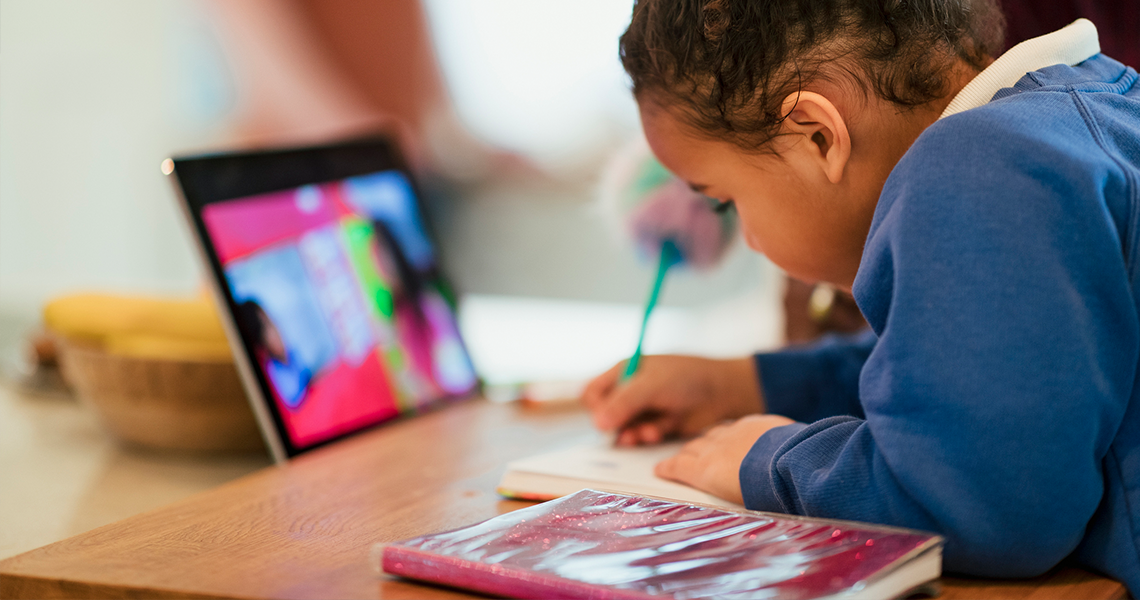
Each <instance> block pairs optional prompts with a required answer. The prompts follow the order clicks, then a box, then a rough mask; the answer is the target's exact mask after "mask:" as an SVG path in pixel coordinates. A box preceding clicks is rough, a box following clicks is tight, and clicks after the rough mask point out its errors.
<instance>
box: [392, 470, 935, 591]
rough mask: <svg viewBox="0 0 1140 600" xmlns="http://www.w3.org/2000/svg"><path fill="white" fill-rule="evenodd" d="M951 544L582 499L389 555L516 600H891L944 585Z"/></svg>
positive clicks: (430, 575) (897, 533)
mask: <svg viewBox="0 0 1140 600" xmlns="http://www.w3.org/2000/svg"><path fill="white" fill-rule="evenodd" d="M941 547H942V538H941V537H939V536H937V535H934V534H929V533H924V532H919V531H912V530H906V529H898V528H890V527H880V526H876V525H868V524H863V523H854V522H846V521H833V520H823V519H810V518H803V517H794V516H789V515H779V514H772V513H760V512H754V511H745V510H739V511H733V510H724V509H720V508H714V507H709V506H702V505H695V504H684V503H677V502H672V501H668V500H661V499H656V498H646V497H640V496H628V495H623V494H613V493H605V492H597V491H594V490H582V491H580V492H577V493H575V494H572V495H569V496H565V497H563V498H561V499H558V500H554V501H551V502H547V503H544V504H539V505H535V506H531V507H527V508H524V509H520V510H517V511H514V512H510V513H507V514H504V515H501V516H498V517H495V518H493V519H489V520H487V521H484V522H482V523H478V524H476V525H472V526H469V527H464V528H462V529H457V530H454V531H449V532H444V533H436V534H432V535H426V536H422V537H417V538H414V539H410V540H406V541H403V542H398V543H395V544H390V545H387V546H385V547H383V550H382V553H381V558H380V560H381V568H382V569H383V570H384V571H385V572H387V573H390V574H393V575H399V576H403V577H408V578H411V579H417V580H421V581H427V582H432V583H436V584H441V585H446V586H450V587H457V588H463V589H468V590H473V591H478V592H483V593H487V594H492V595H498V596H507V597H514V598H539V597H541V598H594V599H599V600H601V599H611V598H612V599H635V598H636V599H646V598H676V599H682V598H782V599H789V600H797V599H809V598H830V597H834V598H888V597H897V596H900V595H903V594H904V593H906V592H908V591H910V590H913V589H915V588H917V587H920V586H922V585H924V584H927V583H929V582H931V581H933V580H936V579H937V578H938V577H939V576H940V574H941Z"/></svg>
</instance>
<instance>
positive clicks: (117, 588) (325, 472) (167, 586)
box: [0, 400, 1127, 600]
mask: <svg viewBox="0 0 1140 600" xmlns="http://www.w3.org/2000/svg"><path fill="white" fill-rule="evenodd" d="M588 427H589V426H588V423H587V420H586V418H585V416H584V415H582V414H581V413H580V412H578V411H576V410H570V411H562V412H534V411H528V410H525V409H520V408H518V407H516V406H513V405H497V404H492V403H489V402H486V401H483V400H476V401H470V402H465V403H462V404H459V405H455V406H451V407H448V408H446V409H443V410H440V411H437V412H435V413H432V414H428V415H423V416H421V417H417V418H414V419H408V420H405V421H402V422H398V423H393V424H390V425H387V426H384V427H381V428H379V429H377V430H375V431H372V432H369V433H367V434H364V435H361V436H357V437H355V438H352V439H349V440H345V441H343V442H340V443H337V444H333V445H331V446H328V447H326V448H323V449H320V450H318V451H314V452H311V453H309V454H307V455H304V456H302V457H300V458H298V459H296V460H294V461H293V462H291V463H290V464H289V465H287V466H283V467H269V468H266V469H264V470H262V471H258V472H256V473H254V474H252V475H249V476H247V477H244V478H242V479H239V480H236V481H234V482H232V483H229V484H226V485H223V486H221V487H219V488H216V489H214V490H211V491H208V492H205V493H202V494H199V495H197V496H194V497H191V498H189V499H187V500H185V501H182V502H178V503H176V504H173V505H170V506H167V507H165V508H161V509H158V510H155V511H151V512H148V513H143V514H141V515H137V516H135V517H131V518H129V519H125V520H123V521H119V522H117V523H114V524H111V525H107V526H105V527H101V528H99V529H95V530H92V531H89V532H87V533H83V534H80V535H77V536H75V537H72V538H69V539H66V540H63V541H61V542H57V543H55V544H51V545H48V546H44V547H42V548H39V549H37V550H33V551H31V552H27V553H24V554H21V555H18V556H14V557H12V558H9V559H7V560H4V561H3V562H0V598H28V597H33V598H58V597H97V598H137V597H147V598H210V597H226V598H463V597H468V596H466V595H464V594H462V593H460V592H456V591H453V590H445V589H440V588H433V587H428V586H422V585H418V584H415V583H410V582H406V581H401V580H398V579H394V578H391V577H389V576H386V575H382V574H378V573H377V572H376V571H375V570H374V567H375V563H376V561H375V560H374V558H372V557H371V550H372V547H373V546H374V545H375V544H377V543H382V542H391V541H395V540H400V539H405V538H409V537H413V536H416V535H420V534H424V533H429V532H433V531H439V530H445V529H452V528H456V527H461V526H464V525H468V524H470V523H473V522H476V521H480V520H483V519H487V518H490V517H493V516H495V515H499V514H502V513H504V512H508V511H511V510H514V509H516V508H520V507H523V506H527V503H524V502H517V501H508V500H503V499H501V498H500V497H499V496H497V495H496V494H495V484H496V483H497V482H498V479H499V477H500V476H501V475H502V472H503V465H504V463H506V462H507V461H509V460H512V459H515V458H520V457H523V456H527V455H529V454H533V453H535V452H537V451H542V450H545V449H550V448H553V447H555V446H558V445H564V444H569V443H572V442H573V441H574V440H576V439H578V438H579V437H582V436H585V435H587V434H588V431H589V430H588ZM1126 594H1127V592H1126V590H1125V588H1124V587H1123V586H1122V585H1120V584H1119V583H1117V582H1114V581H1111V580H1108V579H1105V578H1103V577H1098V576H1096V575H1093V574H1090V573H1087V572H1084V571H1081V570H1078V569H1072V568H1069V569H1061V570H1058V571H1056V572H1054V573H1050V574H1049V575H1047V576H1044V577H1041V578H1037V579H1033V580H1027V581H986V580H969V579H956V578H944V579H943V594H942V597H943V598H946V599H957V598H1025V599H1042V600H1044V599H1047V598H1085V599H1097V598H1105V599H1115V598H1124V597H1126Z"/></svg>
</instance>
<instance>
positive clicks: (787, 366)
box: [755, 329, 877, 423]
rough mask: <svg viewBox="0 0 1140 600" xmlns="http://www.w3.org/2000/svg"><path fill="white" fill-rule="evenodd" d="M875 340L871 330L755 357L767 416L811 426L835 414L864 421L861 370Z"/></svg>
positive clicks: (830, 337)
mask: <svg viewBox="0 0 1140 600" xmlns="http://www.w3.org/2000/svg"><path fill="white" fill-rule="evenodd" d="M876 339H877V338H876V337H875V333H874V332H873V331H871V330H870V329H867V330H866V331H863V332H861V333H857V334H851V335H844V336H839V335H830V336H827V337H825V338H823V339H822V340H820V341H819V342H816V343H814V344H811V345H807V346H802V347H792V348H787V349H785V350H781V351H779V352H771V353H765V354H757V355H756V357H755V360H756V372H757V374H758V375H759V377H760V386H761V388H762V389H763V392H764V402H765V404H766V405H767V412H770V413H773V414H777V415H783V416H785V417H788V418H791V419H795V420H796V421H804V422H808V423H810V422H812V421H818V420H820V419H823V418H826V417H832V416H836V415H851V416H856V417H862V416H863V407H862V406H860V405H859V372H860V371H861V370H862V369H863V363H864V362H866V360H867V355H869V354H870V353H871V349H872V348H874V347H875V341H876Z"/></svg>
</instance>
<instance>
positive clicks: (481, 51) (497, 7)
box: [0, 0, 783, 557]
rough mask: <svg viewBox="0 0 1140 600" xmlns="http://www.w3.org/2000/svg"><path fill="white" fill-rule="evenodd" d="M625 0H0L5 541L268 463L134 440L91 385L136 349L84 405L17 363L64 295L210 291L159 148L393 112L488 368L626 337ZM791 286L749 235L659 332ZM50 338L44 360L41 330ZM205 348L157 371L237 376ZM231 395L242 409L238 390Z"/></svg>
mask: <svg viewBox="0 0 1140 600" xmlns="http://www.w3.org/2000/svg"><path fill="white" fill-rule="evenodd" d="M631 6H632V2H631V0H578V1H575V2H534V1H532V0H422V1H420V0H384V1H382V2H380V1H371V0H100V1H99V2H91V1H88V0H2V1H0V481H3V482H5V483H4V484H3V485H0V514H3V515H4V517H2V518H0V557H4V556H8V555H11V554H15V553H17V552H20V551H23V550H29V549H31V548H34V547H37V546H39V545H43V544H46V543H49V542H52V541H55V540H58V539H62V538H63V537H66V536H68V535H72V534H74V533H78V532H81V531H85V530H87V529H90V528H92V527H95V526H98V525H102V524H105V523H109V522H112V521H114V520H118V519H121V518H124V517H126V516H129V515H132V514H136V513H138V512H141V511H143V510H147V509H149V508H153V507H156V506H159V505H162V504H165V503H168V502H172V501H174V500H177V499H180V498H183V497H185V496H187V495H189V494H191V493H193V492H195V491H198V490H203V489H208V488H209V487H213V486H215V485H218V484H220V483H222V482H224V481H227V480H229V479H232V478H234V477H237V476H239V475H241V474H244V473H248V472H250V471H253V470H255V469H258V468H261V467H263V466H265V465H266V464H267V458H266V457H265V455H264V453H263V452H254V453H253V454H250V453H249V452H245V453H242V452H237V453H233V452H231V453H228V454H222V455H216V454H204V455H202V454H199V455H194V454H191V455H187V454H180V453H177V452H176V453H170V452H161V451H145V450H140V449H139V445H138V444H137V443H136V444H134V445H124V444H123V434H122V429H123V427H124V426H123V425H122V423H120V424H119V429H118V430H116V424H115V419H114V418H113V417H110V416H109V415H111V414H112V413H111V412H109V411H110V410H111V408H112V407H111V406H110V405H107V404H103V405H100V404H99V403H98V402H96V399H97V398H99V396H96V395H95V391H94V390H97V389H104V390H106V389H110V387H114V386H118V388H122V389H125V387H130V386H131V385H133V383H134V380H138V379H147V380H151V379H154V377H150V376H147V377H139V376H138V375H130V374H129V372H128V371H129V370H124V369H127V366H129V365H131V364H138V365H140V367H139V368H142V367H141V365H142V363H140V362H130V361H131V360H134V359H130V360H128V359H116V360H118V361H119V362H118V363H116V364H117V365H118V366H115V368H114V369H111V368H107V369H106V370H104V371H99V370H97V369H95V370H91V369H88V370H87V371H85V372H86V373H87V374H88V375H90V376H91V377H87V379H88V381H87V383H86V384H84V385H87V386H88V387H87V391H84V388H83V387H82V386H80V385H78V384H76V381H72V384H74V385H76V387H77V388H79V390H80V391H79V394H78V396H79V398H80V399H81V400H85V402H84V403H77V402H75V394H72V393H71V392H69V391H68V390H67V389H66V388H65V386H63V385H62V383H61V382H60V380H59V377H58V375H56V376H55V377H54V378H50V377H49V378H47V379H44V378H43V377H40V376H39V374H42V373H51V372H52V370H45V369H43V368H40V369H39V370H36V366H35V364H34V361H30V359H29V355H34V353H31V352H29V349H30V344H29V340H30V339H35V337H36V336H37V335H38V332H40V331H42V327H43V326H42V324H41V320H42V313H43V310H44V306H45V303H47V302H49V301H51V300H52V299H54V298H58V297H60V296H66V295H69V294H74V293H76V292H85V291H97V292H104V293H113V294H120V295H138V296H168V297H177V298H193V297H199V298H200V297H201V293H202V290H203V289H204V288H205V285H206V284H205V281H206V279H205V275H206V274H205V272H204V270H203V268H202V266H201V265H200V264H199V261H198V257H197V255H196V250H195V248H194V245H193V243H192V238H191V237H190V234H189V229H188V228H187V227H186V225H185V224H184V223H183V221H182V217H181V214H180V212H179V208H178V204H177V202H176V197H175V193H174V190H173V188H172V186H171V182H170V181H168V180H167V179H166V177H165V176H163V175H162V174H161V172H160V164H161V162H162V160H163V159H164V158H166V157H168V156H177V155H189V154H196V153H203V152H217V151H229V150H239V149H254V148H265V147H276V146H289V145H299V144H312V143H322V142H328V141H332V140H336V139H340V138H345V137H350V136H354V135H359V134H362V133H367V132H371V131H374V130H376V129H377V128H383V129H387V130H390V131H395V132H397V134H398V135H399V137H400V140H401V143H402V145H403V147H404V150H405V152H406V154H407V155H408V157H409V159H410V161H411V163H412V166H413V169H414V170H415V172H416V175H417V176H418V177H419V179H420V180H421V183H422V184H423V189H424V191H425V195H426V198H425V201H426V204H427V206H426V208H427V210H428V213H429V215H428V216H429V218H430V220H431V221H432V225H433V226H434V229H435V233H436V234H437V235H436V237H437V238H438V241H439V243H440V247H441V248H440V249H441V254H442V258H443V266H444V268H445V270H446V272H447V274H448V275H449V276H450V278H451V279H452V281H453V282H454V284H455V287H456V288H457V290H458V291H459V292H460V294H461V300H460V323H461V327H462V330H463V333H464V334H465V337H466V338H467V342H468V345H469V346H470V349H471V351H472V355H473V358H474V360H475V363H476V367H477V368H478V370H479V371H480V373H481V375H483V377H484V378H485V379H487V380H488V381H490V382H491V383H505V384H510V383H512V382H518V381H526V380H535V379H546V380H550V379H560V380H565V379H573V380H581V379H582V378H584V377H588V376H590V375H593V374H595V373H597V372H600V371H601V370H602V369H604V368H606V367H608V366H609V365H611V364H613V362H615V361H617V360H619V359H621V358H623V357H628V356H629V354H630V353H631V352H632V350H633V347H634V345H635V344H636V340H637V329H638V326H639V324H640V318H641V310H642V308H641V306H640V305H641V304H642V303H643V302H644V301H645V297H646V295H647V294H648V290H649V285H650V283H651V281H652V277H653V270H654V267H655V265H654V264H651V263H652V262H653V261H651V260H644V259H642V258H641V257H639V256H638V255H637V252H636V251H635V250H634V247H633V244H632V243H631V242H630V241H629V240H627V239H624V238H623V236H622V235H621V234H620V233H618V232H617V228H615V227H613V223H607V222H606V221H605V219H604V218H603V217H602V214H601V211H600V210H599V208H598V205H597V196H598V194H597V191H598V185H599V175H600V172H601V171H602V169H603V167H604V166H605V165H606V164H607V162H608V161H609V159H610V157H611V156H612V155H613V153H614V152H615V150H616V149H617V148H619V147H621V146H623V145H625V144H626V143H627V142H628V141H629V140H630V139H631V138H633V137H634V136H637V135H639V124H638V119H637V114H636V109H635V106H634V104H633V101H632V99H631V97H630V94H629V91H628V88H627V83H626V81H625V77H624V74H623V71H622V69H621V66H620V64H619V61H618V56H617V38H618V36H619V35H620V33H621V32H622V31H623V30H624V27H625V26H626V24H627V21H628V18H629V13H630V10H631ZM782 289H783V283H782V278H781V276H780V274H779V273H778V271H777V270H776V269H774V268H773V267H772V266H771V265H770V264H769V263H767V261H766V260H765V259H763V258H762V257H760V256H757V255H755V254H753V253H751V252H749V251H748V250H747V249H746V248H745V247H744V245H743V244H742V243H737V244H736V245H735V246H734V248H733V249H732V251H731V252H730V254H729V256H728V257H727V259H726V260H725V261H723V262H722V264H721V265H720V266H719V268H717V269H716V270H714V271H712V272H708V273H691V272H684V271H682V272H679V273H678V274H677V275H675V276H672V277H671V279H670V281H669V282H668V284H667V286H666V289H665V292H664V296H663V304H664V306H663V308H662V309H661V310H659V311H658V313H657V316H655V317H654V322H653V325H652V327H651V329H650V334H649V337H648V339H647V341H646V345H647V349H648V350H649V351H651V352H652V351H657V352H660V351H674V350H684V351H690V352H697V353H702V354H709V355H725V354H741V353H744V352H747V351H750V350H752V349H756V348H760V347H768V346H771V345H774V344H775V343H777V342H778V340H779V339H780V337H781V331H780V324H781V314H782V313H781V311H780V310H779V301H780V294H781V292H782ZM73 306H75V304H74V303H73ZM79 308H80V309H82V310H81V311H80V312H83V311H87V312H88V313H90V312H91V311H93V310H95V304H91V303H87V304H85V305H84V304H83V303H82V302H81V303H80V305H79ZM182 320H183V321H186V322H191V321H190V320H187V319H182ZM44 340H45V338H40V341H44ZM48 341H50V339H48ZM49 346H50V344H49ZM39 350H40V351H41V352H40V355H39V358H41V359H49V360H46V361H45V360H41V361H40V364H48V363H49V362H50V358H51V356H50V355H51V352H50V350H51V348H50V347H48V348H47V350H48V352H47V353H46V354H44V352H43V351H44V348H43V347H40V348H39ZM74 356H76V357H80V356H83V354H81V353H80V352H79V351H78V350H76V351H75V352H74ZM90 358H91V359H92V360H103V359H102V358H98V357H96V356H94V355H91V356H90ZM74 360H76V361H78V360H79V358H75V359H74ZM65 362H66V361H65ZM76 364H79V363H76ZM92 364H94V363H92ZM213 364H214V366H210V363H202V364H198V365H197V366H194V367H193V368H194V369H198V371H195V372H196V373H198V372H200V373H201V374H200V375H195V376H193V379H185V380H179V379H174V378H172V379H171V380H170V382H169V385H168V386H167V388H169V390H168V391H167V392H163V393H168V394H170V396H171V397H172V398H173V397H175V396H177V395H178V392H179V391H181V390H184V389H185V388H186V387H187V384H188V383H191V382H196V386H197V387H202V385H205V384H203V383H202V382H203V381H208V379H209V377H214V376H216V377H219V378H220V379H219V380H222V379H224V380H226V381H232V382H236V378H235V375H234V374H233V373H232V371H233V367H232V363H231V364H229V365H228V366H227V365H226V364H225V363H222V364H221V365H220V366H218V363H213ZM156 365H157V363H154V364H152V365H151V366H152V367H153V366H156ZM65 366H66V364H65ZM148 368H150V367H148ZM187 368H190V367H187ZM209 368H212V369H215V371H214V375H209V376H207V375H206V371H205V370H206V369H209ZM93 369H94V367H93ZM226 369H228V371H227V373H221V371H222V370H226ZM140 372H141V371H140ZM77 373H80V374H82V373H81V370H80V371H75V370H73V371H71V377H70V379H74V378H75V377H76V376H77V375H76V374H77ZM113 373H118V374H119V375H115V376H113V375H112V374H113ZM187 373H189V371H187ZM120 375H121V376H120ZM85 377H86V376H85ZM116 377H118V378H119V381H118V382H115V381H112V380H113V379H115V378H116ZM155 377H157V376H155ZM81 379H82V378H81ZM77 381H78V380H77ZM155 381H157V379H155ZM178 381H182V383H178ZM124 386H125V387H124ZM231 387H233V386H231ZM214 389H215V390H217V389H220V388H217V387H215V388H214ZM103 393H104V394H109V395H107V396H106V398H118V397H120V396H121V395H122V393H120V392H115V393H113V394H112V393H110V392H103ZM146 393H147V394H152V395H153V394H157V393H158V392H156V391H154V390H151V391H148V392H146ZM215 395H217V394H215ZM231 395H236V396H237V400H236V402H237V403H236V404H232V405H230V406H231V407H233V406H236V407H237V408H238V409H240V410H241V411H244V413H245V421H249V420H250V417H249V414H248V413H249V410H248V408H247V407H245V406H244V402H243V401H242V400H241V396H242V393H241V391H240V389H236V390H232V394H231ZM154 398H157V396H154ZM182 401H183V402H186V403H187V405H188V406H194V405H195V404H196V403H199V402H201V399H200V398H199V399H194V398H185V399H183V400H182ZM100 402H109V400H106V399H104V400H100ZM179 410H190V409H189V408H187V409H179ZM127 412H128V414H134V413H136V412H138V411H136V410H135V409H133V408H130V409H128V411H127ZM172 414H176V413H172ZM218 414H219V415H221V413H220V412H219V413H218ZM226 418H228V419H230V420H229V421H228V422H232V423H237V422H238V421H239V420H240V419H237V418H236V417H232V418H231V417H226ZM218 419H223V417H222V416H219V417H218ZM224 422H227V421H224V420H218V421H215V423H219V424H220V423H224ZM128 429H131V427H128ZM133 429H134V430H135V431H138V430H139V429H140V428H139V427H137V426H136V427H133ZM146 429H156V434H158V433H161V431H158V430H160V429H161V428H160V427H157V426H155V427H150V428H146ZM115 432H117V433H115ZM231 437H232V445H233V446H234V448H239V447H241V446H242V445H243V444H245V442H249V441H250V440H252V446H249V445H248V444H246V445H245V447H247V448H248V447H260V446H261V444H260V442H259V441H258V440H257V437H256V433H255V432H254V433H250V434H249V435H245V436H244V437H242V436H237V435H235V436H231ZM242 440H245V442H242ZM239 442H241V443H239ZM152 450H153V449H152Z"/></svg>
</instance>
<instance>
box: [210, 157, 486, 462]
mask: <svg viewBox="0 0 1140 600" xmlns="http://www.w3.org/2000/svg"><path fill="white" fill-rule="evenodd" d="M202 218H203V220H204V221H205V225H206V230H207V232H208V234H209V236H210V241H211V242H212V244H213V247H214V250H215V252H216V255H217V257H218V260H219V261H220V262H221V263H222V267H223V269H224V271H225V275H226V280H227V282H228V284H229V288H230V292H231V294H232V295H233V299H234V302H235V304H236V305H237V314H236V320H237V323H238V327H239V329H240V330H241V333H242V337H243V338H245V340H246V341H247V343H248V344H250V345H251V346H252V347H253V348H254V354H255V357H256V362H257V366H258V367H259V368H260V369H261V372H262V374H263V375H264V376H265V379H266V380H267V381H268V383H269V387H270V388H271V392H272V394H273V401H274V402H275V403H276V404H277V406H278V407H279V409H280V411H279V412H280V413H281V414H282V415H283V420H284V422H285V427H286V429H287V431H288V434H289V437H290V439H291V441H292V442H293V444H294V445H295V446H297V447H306V446H310V445H312V444H315V443H318V442H321V441H324V440H327V439H330V438H333V437H336V436H338V435H340V434H343V433H345V432H348V431H352V430H355V429H357V428H359V427H361V426H363V425H367V424H371V423H377V422H380V421H384V420H387V419H391V418H393V417H395V416H398V415H400V414H402V413H408V412H414V411H416V410H418V409H421V408H424V407H426V406H428V405H430V404H432V403H433V402H435V401H437V400H439V399H442V398H447V397H455V396H461V395H465V394H467V393H469V392H471V391H472V390H473V389H474V387H475V385H476V376H475V371H474V369H473V368H472V365H471V360H470V358H469V357H468V355H467V352H466V350H465V349H464V347H463V344H462V342H461V340H460V337H459V330H458V328H457V326H456V322H455V317H454V314H455V313H454V310H453V306H452V302H451V301H450V300H449V295H448V291H447V288H446V287H445V286H444V285H443V281H442V279H441V278H440V275H439V267H438V261H437V257H436V253H435V250H434V248H433V246H432V244H431V242H430V241H429V239H428V237H427V235H426V230H425V228H424V223H423V221H422V218H421V216H420V212H419V210H418V208H417V204H416V198H415V195H414V192H413V190H412V187H411V185H410V184H409V182H408V180H407V178H406V177H405V176H404V175H403V174H402V173H400V172H399V171H384V172H380V173H374V174H371V175H362V176H359V177H352V178H349V179H345V180H343V181H338V182H333V183H325V184H319V185H311V186H304V187H301V188H297V189H294V190H288V191H284V192H275V193H271V194H264V195H259V196H251V197H248V198H240V199H236V200H230V201H226V202H221V203H216V204H210V205H208V206H206V207H205V209H204V210H203V212H202Z"/></svg>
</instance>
